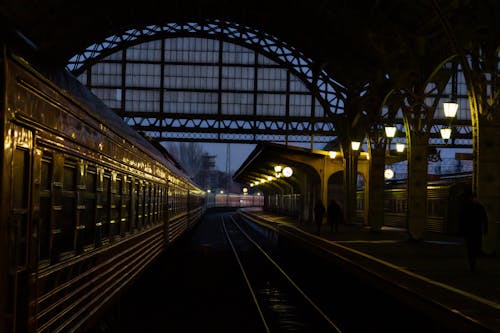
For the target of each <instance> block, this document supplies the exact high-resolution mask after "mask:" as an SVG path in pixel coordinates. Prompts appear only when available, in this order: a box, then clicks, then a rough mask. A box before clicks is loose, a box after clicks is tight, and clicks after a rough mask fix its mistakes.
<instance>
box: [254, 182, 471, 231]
mask: <svg viewBox="0 0 500 333" xmlns="http://www.w3.org/2000/svg"><path fill="white" fill-rule="evenodd" d="M470 187H471V176H470V174H469V175H461V176H460V177H451V178H447V179H441V180H434V181H430V182H429V183H428V184H427V224H426V230H428V231H431V232H438V233H445V234H451V235H454V234H455V235H456V234H460V233H461V230H460V229H461V228H460V225H459V223H458V221H459V218H458V215H457V214H458V212H459V211H460V209H459V207H460V204H461V194H462V193H463V191H464V189H465V188H470ZM329 192H333V191H330V190H329ZM356 196H357V198H356V217H357V222H359V223H363V218H364V216H365V212H364V209H365V202H364V198H365V194H364V191H363V190H358V191H357V193H356ZM336 197H337V199H340V198H342V195H337V196H336ZM264 199H265V201H264V207H265V209H266V210H270V211H273V212H276V213H278V214H284V215H289V216H298V215H299V211H300V210H301V209H303V206H304V199H303V196H302V195H301V194H291V195H290V194H285V195H283V194H273V195H269V194H267V195H266V196H265V198H264ZM339 203H342V202H340V200H339ZM407 213H408V191H407V187H406V182H401V183H392V184H387V185H386V187H385V189H384V225H385V226H391V227H398V228H406V227H407Z"/></svg>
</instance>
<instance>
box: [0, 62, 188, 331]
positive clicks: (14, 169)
mask: <svg viewBox="0 0 500 333" xmlns="http://www.w3.org/2000/svg"><path fill="white" fill-rule="evenodd" d="M8 64H9V68H10V71H9V72H8V73H7V74H8V75H6V79H5V80H4V81H5V82H6V83H5V85H6V86H8V87H9V91H8V92H7V93H6V98H5V100H6V104H5V106H4V107H5V108H8V109H10V110H13V112H9V113H7V112H4V113H3V114H4V115H5V116H10V117H11V118H9V119H8V120H9V122H8V126H6V128H5V129H4V145H3V147H2V149H5V152H3V153H2V172H3V175H4V177H2V183H1V188H2V201H1V205H2V207H1V208H2V212H3V211H8V212H9V213H8V214H3V215H2V220H1V224H0V231H1V237H2V239H1V240H5V242H2V243H1V245H0V246H3V248H2V251H1V254H0V256H1V257H0V258H1V259H0V260H1V261H2V262H1V263H5V264H6V265H2V267H1V268H0V270H1V271H0V273H1V276H0V282H5V283H2V284H1V285H2V287H0V288H4V289H3V290H0V291H2V295H1V296H0V297H1V299H0V307H1V308H0V311H1V316H2V317H1V318H2V319H1V323H0V325H2V326H0V328H1V329H2V331H5V332H13V331H14V330H15V331H16V332H24V331H42V332H44V331H47V332H48V331H54V330H63V331H64V330H70V329H79V328H80V329H83V328H84V327H85V326H86V325H87V324H88V323H89V322H90V321H91V319H92V318H94V317H95V316H96V315H98V313H99V311H101V310H102V309H103V308H104V307H105V306H106V304H107V303H109V299H111V298H112V297H114V296H115V295H117V294H118V293H119V292H121V290H123V289H124V288H125V287H126V286H127V285H128V284H130V283H131V281H133V280H134V279H135V278H136V277H137V276H138V275H139V274H140V273H141V272H142V271H143V270H144V269H145V268H147V267H148V266H149V265H150V264H151V263H152V262H153V261H154V260H155V259H156V258H157V257H158V256H159V254H160V253H161V252H162V251H163V249H164V247H165V242H166V239H165V226H166V225H167V224H166V221H167V212H166V211H165V208H166V202H167V198H168V197H167V184H166V181H167V177H168V175H171V177H173V178H175V179H180V180H178V181H177V182H178V183H179V184H178V186H177V192H178V193H177V194H178V195H177V198H178V199H179V200H180V202H179V204H178V205H177V206H178V210H177V214H176V217H177V216H178V217H182V216H186V217H185V218H184V219H180V220H181V221H182V223H181V224H180V225H183V224H184V225H186V226H187V225H188V224H189V220H188V217H187V216H188V212H187V207H188V205H187V199H188V198H187V195H186V192H185V191H186V190H187V186H183V185H182V183H185V184H189V180H188V179H187V178H186V177H185V176H184V175H182V174H181V172H179V170H177V169H176V167H175V166H174V165H173V164H172V163H171V162H169V161H168V160H167V159H165V158H164V157H163V156H162V155H161V153H159V152H158V151H157V150H156V149H154V148H151V147H150V146H151V145H148V143H147V142H145V140H144V139H143V138H141V137H139V138H138V137H137V134H134V133H131V130H130V129H128V130H125V129H124V127H123V125H120V124H119V122H118V121H117V120H116V117H115V118H113V117H114V116H111V117H110V119H111V120H107V119H105V117H103V116H102V115H101V114H95V113H92V112H89V111H88V110H89V109H88V108H87V106H85V105H81V104H80V103H79V102H78V101H76V100H74V99H72V98H71V96H68V94H67V91H63V90H60V88H58V87H56V86H55V85H54V84H52V83H51V82H48V81H47V80H46V79H44V78H43V77H41V76H40V74H37V73H36V72H34V71H33V70H32V69H30V68H28V67H29V66H28V67H25V64H23V63H22V62H20V61H19V60H18V59H14V60H9V61H8ZM98 104H99V103H97V102H95V101H91V103H89V105H94V106H95V105H98ZM7 127H9V128H8V129H10V131H8V129H7ZM132 132H133V131H132ZM148 146H149V147H148ZM176 173H179V176H177V175H176ZM14 189H15V190H14ZM168 189H170V187H168ZM182 191H184V192H182ZM28 199H30V200H31V201H30V200H28ZM162 200H163V205H162V204H161V202H162ZM162 207H163V210H162ZM4 209H5V210H4ZM185 229H186V228H184V229H182V228H181V233H182V231H183V230H185ZM7 240H8V241H7ZM30 254H31V255H30ZM28 318H29V320H28ZM25 322H29V323H30V325H29V326H26V325H23V323H25ZM16 323H17V324H16ZM14 326H16V327H14Z"/></svg>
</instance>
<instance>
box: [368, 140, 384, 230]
mask: <svg viewBox="0 0 500 333" xmlns="http://www.w3.org/2000/svg"><path fill="white" fill-rule="evenodd" d="M370 148H371V149H370V173H369V177H368V181H367V189H365V190H367V192H368V199H367V201H366V205H367V207H365V210H367V211H368V224H369V225H370V229H371V230H372V231H375V232H379V231H381V230H382V226H383V225H384V169H385V144H383V143H374V144H372V145H371V147H370Z"/></svg>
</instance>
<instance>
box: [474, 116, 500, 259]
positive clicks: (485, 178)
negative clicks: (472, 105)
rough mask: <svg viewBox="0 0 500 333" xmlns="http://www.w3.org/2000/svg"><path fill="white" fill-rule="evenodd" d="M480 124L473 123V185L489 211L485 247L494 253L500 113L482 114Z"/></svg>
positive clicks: (498, 199)
mask: <svg viewBox="0 0 500 333" xmlns="http://www.w3.org/2000/svg"><path fill="white" fill-rule="evenodd" d="M478 120H479V121H478V124H477V125H479V126H475V124H473V125H474V126H473V138H474V139H473V142H474V170H473V177H472V179H473V189H474V190H476V192H477V197H478V199H479V200H480V201H481V202H482V203H483V204H484V206H485V208H486V212H487V214H488V233H487V234H486V236H485V239H484V242H483V247H484V250H485V251H486V252H487V253H493V252H494V251H495V249H496V248H497V246H498V243H499V242H500V239H499V237H500V236H499V234H498V223H500V205H499V203H500V175H499V173H498V166H499V165H500V154H499V153H498V152H500V136H499V135H498V133H499V131H500V115H499V114H498V113H497V114H496V116H495V117H492V119H491V120H487V119H486V117H483V116H479V119H478Z"/></svg>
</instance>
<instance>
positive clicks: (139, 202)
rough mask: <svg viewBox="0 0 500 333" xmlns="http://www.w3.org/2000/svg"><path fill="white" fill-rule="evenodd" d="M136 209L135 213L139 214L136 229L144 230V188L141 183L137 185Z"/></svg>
mask: <svg viewBox="0 0 500 333" xmlns="http://www.w3.org/2000/svg"><path fill="white" fill-rule="evenodd" d="M135 186H136V209H135V212H136V214H137V218H136V228H137V229H139V230H140V229H142V214H143V213H144V212H143V210H142V209H143V208H142V201H143V199H144V198H143V193H142V192H143V186H142V182H139V181H137V182H136V184H135Z"/></svg>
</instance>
